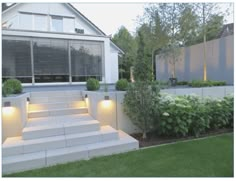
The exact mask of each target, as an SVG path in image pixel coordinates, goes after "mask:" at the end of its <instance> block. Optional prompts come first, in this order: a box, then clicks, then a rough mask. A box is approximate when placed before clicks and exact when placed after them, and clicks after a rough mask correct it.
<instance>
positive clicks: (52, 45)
mask: <svg viewBox="0 0 236 181" xmlns="http://www.w3.org/2000/svg"><path fill="white" fill-rule="evenodd" d="M33 52H34V74H35V82H36V83H37V82H68V81H69V61H68V46H67V41H64V40H53V39H51V40H48V39H45V40H44V39H35V40H34V46H33Z"/></svg>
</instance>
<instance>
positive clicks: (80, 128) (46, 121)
mask: <svg viewBox="0 0 236 181" xmlns="http://www.w3.org/2000/svg"><path fill="white" fill-rule="evenodd" d="M138 148H139V144H138V141H137V140H135V139H134V138H132V137H131V136H129V135H128V134H126V133H124V132H123V131H121V130H118V131H117V130H115V129H114V128H112V127H111V126H100V124H99V122H98V121H97V120H94V118H92V117H91V116H90V115H89V114H88V109H87V107H86V104H85V101H84V100H83V99H82V96H81V93H80V91H51V92H33V93H31V97H30V104H29V105H28V122H27V124H26V126H25V128H24V129H23V130H22V136H19V137H12V138H7V139H6V140H5V142H4V143H3V145H2V157H3V158H2V173H3V174H9V173H14V172H19V171H25V170H31V169H35V168H42V167H46V166H51V165H55V164H59V163H66V162H70V161H77V160H84V159H85V160H87V159H90V158H93V157H97V156H102V155H111V154H116V153H122V152H127V151H130V150H136V149H138Z"/></svg>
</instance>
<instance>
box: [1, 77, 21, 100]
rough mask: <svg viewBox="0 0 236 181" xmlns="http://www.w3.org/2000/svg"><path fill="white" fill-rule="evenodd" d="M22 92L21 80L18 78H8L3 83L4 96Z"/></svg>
mask: <svg viewBox="0 0 236 181" xmlns="http://www.w3.org/2000/svg"><path fill="white" fill-rule="evenodd" d="M21 92H22V85H21V82H20V81H19V80H17V79H8V80H6V81H5V82H4V83H3V87H2V93H3V95H4V96H7V95H9V94H20V93H21Z"/></svg>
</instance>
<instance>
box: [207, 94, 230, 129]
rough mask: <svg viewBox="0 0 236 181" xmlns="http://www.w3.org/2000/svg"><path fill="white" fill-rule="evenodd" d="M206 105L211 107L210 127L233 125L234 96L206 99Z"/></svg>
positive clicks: (209, 112)
mask: <svg viewBox="0 0 236 181" xmlns="http://www.w3.org/2000/svg"><path fill="white" fill-rule="evenodd" d="M205 101H206V107H207V108H208V109H209V111H208V114H209V115H210V118H211V119H210V128H212V129H217V128H224V127H227V126H229V125H231V126H232V125H233V97H230V96H227V97H224V98H223V99H206V100H205Z"/></svg>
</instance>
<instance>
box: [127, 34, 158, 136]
mask: <svg viewBox="0 0 236 181" xmlns="http://www.w3.org/2000/svg"><path fill="white" fill-rule="evenodd" d="M138 40H139V44H138V52H137V54H138V56H137V59H136V61H135V63H134V80H135V82H134V83H133V84H131V85H130V86H129V88H128V90H127V92H126V95H125V98H124V111H125V113H126V114H127V115H128V116H129V118H130V119H131V121H132V122H133V123H134V124H135V125H136V126H137V127H138V128H140V129H141V130H142V133H143V139H146V137H147V132H148V131H150V130H151V129H152V128H153V122H154V119H155V118H156V116H155V114H156V111H155V110H157V109H155V105H157V101H158V100H159V96H158V95H159V88H158V87H157V85H156V84H154V82H151V80H152V66H151V59H150V56H149V55H148V54H147V51H146V50H145V43H144V39H143V34H142V32H141V31H139V32H138Z"/></svg>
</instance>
